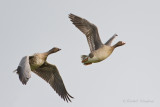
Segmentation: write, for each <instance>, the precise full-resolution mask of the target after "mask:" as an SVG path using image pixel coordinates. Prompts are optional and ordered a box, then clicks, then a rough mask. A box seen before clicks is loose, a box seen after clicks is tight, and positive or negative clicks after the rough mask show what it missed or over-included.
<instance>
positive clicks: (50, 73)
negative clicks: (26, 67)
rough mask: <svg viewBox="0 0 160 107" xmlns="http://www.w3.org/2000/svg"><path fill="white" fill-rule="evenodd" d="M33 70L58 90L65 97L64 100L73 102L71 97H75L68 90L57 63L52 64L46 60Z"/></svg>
mask: <svg viewBox="0 0 160 107" xmlns="http://www.w3.org/2000/svg"><path fill="white" fill-rule="evenodd" d="M33 72H34V73H36V74H37V75H38V76H40V77H41V78H42V79H44V80H45V81H46V82H48V83H49V84H50V86H51V87H52V88H53V89H54V90H55V91H56V93H57V94H58V95H59V96H60V97H61V98H63V99H64V101H67V102H68V101H70V102H71V100H70V98H73V97H72V96H71V95H69V93H68V92H67V90H66V88H65V85H64V83H63V80H62V78H61V76H60V74H59V71H58V69H57V67H56V66H55V65H51V64H49V63H47V62H45V63H44V64H43V65H42V66H41V67H39V68H38V69H37V70H36V71H33Z"/></svg>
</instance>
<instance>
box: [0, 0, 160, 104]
mask: <svg viewBox="0 0 160 107" xmlns="http://www.w3.org/2000/svg"><path fill="white" fill-rule="evenodd" d="M159 5H160V2H159V0H132V1H131V0H97V1H96V0H1V1H0V43H1V45H0V50H1V56H0V59H1V62H0V65H1V75H0V106H1V107H22V106H23V107H51V106H52V107H159V106H160V91H159V90H160V67H159V64H160V56H159V55H160V48H159V46H160V42H159V41H160V6H159ZM69 13H73V14H75V15H78V16H80V17H83V18H85V19H87V20H88V21H90V22H92V23H94V24H95V25H96V26H97V27H98V30H99V34H100V37H101V39H102V41H103V42H106V41H107V40H108V39H109V38H110V37H111V36H112V35H113V34H114V33H117V34H118V35H119V36H118V37H117V38H116V39H115V40H114V42H113V44H114V43H116V42H117V41H119V40H122V41H124V42H126V45H124V46H122V47H119V48H117V49H116V50H115V51H114V52H113V54H112V55H111V56H110V57H109V58H108V59H106V60H104V61H102V62H100V63H97V64H92V65H88V66H84V65H83V64H82V63H81V60H80V56H81V55H83V54H88V53H89V46H88V44H87V40H86V38H85V36H84V35H83V34H82V33H81V32H80V31H79V30H78V29H77V28H75V26H74V25H73V24H72V23H71V22H70V20H69V18H68V14H69ZM55 46H56V47H59V48H61V49H62V50H61V51H59V52H58V53H56V54H52V55H50V56H49V57H48V59H47V61H48V62H49V63H52V64H55V65H56V66H57V68H58V69H59V72H60V74H61V76H62V78H63V81H64V83H65V86H66V89H67V90H68V92H69V93H70V94H71V95H72V96H73V97H74V99H72V103H66V102H64V101H63V100H62V99H61V98H60V97H59V96H58V95H57V94H56V92H55V91H54V90H53V89H52V88H51V87H50V85H49V84H47V83H46V82H45V81H44V80H42V79H41V78H39V77H38V76H37V75H35V74H33V73H32V77H31V79H30V80H29V82H28V83H27V85H22V83H21V82H20V81H19V78H18V75H16V74H15V73H13V72H12V71H13V70H15V69H16V68H17V66H18V64H19V62H20V60H21V58H22V57H23V56H25V55H32V54H34V53H36V52H45V51H48V50H49V49H51V48H52V47H55Z"/></svg>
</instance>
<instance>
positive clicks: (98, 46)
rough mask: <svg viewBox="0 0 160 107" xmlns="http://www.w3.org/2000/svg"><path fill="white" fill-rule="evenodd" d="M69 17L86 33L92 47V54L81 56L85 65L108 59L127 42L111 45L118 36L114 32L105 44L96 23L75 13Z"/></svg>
mask: <svg viewBox="0 0 160 107" xmlns="http://www.w3.org/2000/svg"><path fill="white" fill-rule="evenodd" d="M69 18H70V20H71V21H72V23H73V24H74V25H75V26H76V27H77V28H78V29H79V30H80V31H81V32H82V33H84V34H85V35H86V38H87V41H88V44H89V47H90V54H89V55H82V56H81V59H82V63H83V64H84V65H89V64H92V63H97V62H100V61H102V60H104V59H106V58H107V57H109V56H110V55H111V53H112V52H113V50H114V49H115V48H116V47H119V46H122V45H124V44H125V43H124V42H122V41H119V42H117V43H116V44H115V45H113V46H111V43H112V41H113V39H114V38H115V37H116V36H118V35H117V34H114V35H113V36H112V37H111V38H110V39H109V40H108V41H107V42H106V43H105V44H103V43H102V42H101V39H100V37H99V34H98V29H97V27H96V26H95V25H94V24H92V23H90V22H89V21H87V20H86V19H83V18H81V17H79V16H76V15H74V14H69Z"/></svg>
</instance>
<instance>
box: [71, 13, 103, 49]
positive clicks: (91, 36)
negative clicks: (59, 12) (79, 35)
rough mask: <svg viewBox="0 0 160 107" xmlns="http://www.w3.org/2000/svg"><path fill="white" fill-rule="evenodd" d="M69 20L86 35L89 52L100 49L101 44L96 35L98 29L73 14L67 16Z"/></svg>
mask: <svg viewBox="0 0 160 107" xmlns="http://www.w3.org/2000/svg"><path fill="white" fill-rule="evenodd" d="M69 18H70V20H71V21H72V22H73V24H74V25H75V26H76V27H77V28H78V29H79V30H80V31H81V32H83V33H84V34H85V35H86V37H87V41H88V44H89V47H90V51H91V52H93V51H94V50H96V49H98V48H99V47H101V45H102V42H101V39H100V37H99V34H98V29H97V27H96V26H95V25H94V24H92V23H90V22H89V21H87V20H86V19H83V18H81V17H79V16H76V15H74V14H69Z"/></svg>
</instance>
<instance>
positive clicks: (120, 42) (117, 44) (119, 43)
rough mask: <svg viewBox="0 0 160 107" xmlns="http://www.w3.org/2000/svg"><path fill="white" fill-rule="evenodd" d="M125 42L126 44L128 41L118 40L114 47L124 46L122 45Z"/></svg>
mask: <svg viewBox="0 0 160 107" xmlns="http://www.w3.org/2000/svg"><path fill="white" fill-rule="evenodd" d="M124 44H126V43H125V42H122V41H119V42H117V43H116V44H115V45H113V47H114V48H116V47H119V46H122V45H124Z"/></svg>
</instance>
